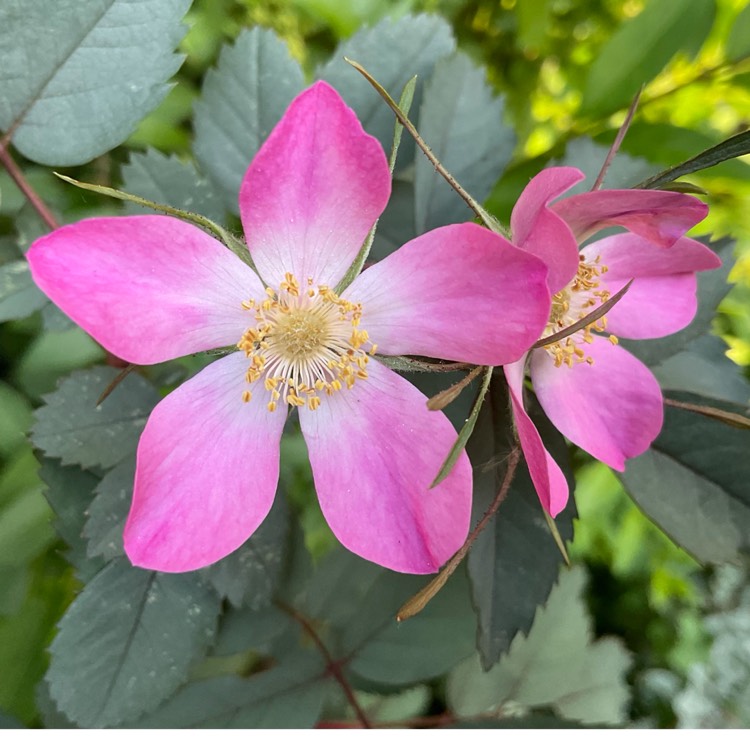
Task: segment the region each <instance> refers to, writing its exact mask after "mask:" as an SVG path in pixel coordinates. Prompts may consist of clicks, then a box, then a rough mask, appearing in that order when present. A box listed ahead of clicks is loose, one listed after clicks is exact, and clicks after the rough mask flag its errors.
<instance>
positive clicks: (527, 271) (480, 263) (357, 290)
mask: <svg viewBox="0 0 750 750" xmlns="http://www.w3.org/2000/svg"><path fill="white" fill-rule="evenodd" d="M546 277H547V269H546V267H545V265H544V263H542V262H540V261H539V260H538V259H537V258H534V257H533V256H532V255H529V254H528V253H524V252H523V251H521V250H518V248H516V247H514V246H513V245H511V244H510V243H509V242H508V241H507V240H505V239H503V238H502V237H500V236H499V235H497V234H494V233H493V232H490V231H489V230H488V229H484V228H483V227H480V226H478V225H477V224H453V225H451V226H446V227H439V228H438V229H434V230H433V231H431V232H427V233H426V234H423V235H421V236H420V237H417V238H416V239H414V240H411V241H410V242H408V243H407V244H406V245H404V246H403V247H402V248H400V249H399V250H397V251H396V252H395V253H393V254H391V255H389V256H388V257H387V258H385V259H384V260H381V261H380V262H379V263H376V264H375V265H374V266H371V267H370V268H368V269H367V270H365V271H364V272H363V273H362V274H361V275H360V276H359V277H358V278H357V279H355V280H354V282H353V283H352V284H351V286H350V287H349V288H348V289H347V290H346V291H345V292H344V297H346V299H348V300H349V301H351V302H361V303H362V309H363V316H362V327H363V328H364V329H365V330H366V331H367V332H368V334H369V336H370V340H371V341H372V342H374V343H375V344H377V346H378V351H380V352H381V353H383V354H421V355H423V356H427V357H441V358H445V359H455V360H460V361H465V362H473V363H475V364H486V365H498V364H502V363H503V362H510V361H512V360H514V359H518V357H520V356H521V354H523V352H525V351H526V350H527V349H528V348H529V347H530V346H531V345H532V344H533V343H534V342H535V341H536V340H537V339H538V338H539V336H540V335H541V333H542V330H543V329H544V326H545V325H546V323H547V320H548V317H549V310H550V294H549V291H548V289H547V284H546Z"/></svg>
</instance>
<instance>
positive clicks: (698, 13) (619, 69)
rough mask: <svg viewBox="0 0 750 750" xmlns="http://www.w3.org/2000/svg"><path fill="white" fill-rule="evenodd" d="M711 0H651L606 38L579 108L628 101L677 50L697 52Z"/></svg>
mask: <svg viewBox="0 0 750 750" xmlns="http://www.w3.org/2000/svg"><path fill="white" fill-rule="evenodd" d="M715 14H716V4H715V2H714V0H670V1H669V2H668V3H665V2H663V1H662V0H651V2H649V3H648V4H647V5H646V7H645V9H644V10H643V11H642V12H641V13H640V14H639V15H637V16H636V17H635V18H633V19H632V20H630V21H626V22H625V23H624V24H623V25H622V26H621V27H620V28H619V29H618V30H617V31H616V32H615V34H614V35H613V36H612V37H611V38H610V39H609V40H608V41H607V43H606V44H605V45H604V48H603V49H602V50H601V51H600V52H599V54H598V55H597V57H596V58H595V60H594V63H593V65H592V66H591V68H590V70H589V75H588V78H587V80H586V85H585V87H584V93H583V104H582V105H581V109H582V112H583V113H585V114H586V115H589V116H592V117H600V116H602V115H607V114H609V113H611V112H614V111H616V110H617V109H619V108H620V107H623V106H627V104H628V103H629V102H630V100H631V99H632V97H633V96H634V95H635V94H636V92H637V91H638V89H639V88H640V86H641V85H642V84H644V83H648V82H649V81H650V80H651V79H652V78H653V77H654V76H655V75H656V74H657V73H659V72H660V71H661V70H662V68H663V67H664V66H665V65H666V64H667V63H668V62H669V61H670V60H671V59H672V57H673V56H674V55H675V54H676V53H677V52H680V51H683V52H686V53H688V54H689V55H691V56H692V55H695V54H696V53H697V52H698V50H699V49H700V47H701V45H702V44H703V42H704V40H705V38H706V36H707V35H708V33H709V31H710V30H711V26H712V25H713V20H714V16H715Z"/></svg>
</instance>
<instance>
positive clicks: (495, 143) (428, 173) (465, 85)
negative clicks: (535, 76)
mask: <svg viewBox="0 0 750 750" xmlns="http://www.w3.org/2000/svg"><path fill="white" fill-rule="evenodd" d="M503 111H504V106H503V101H502V99H498V98H497V97H495V96H494V95H493V93H492V90H491V89H490V87H489V86H488V85H487V83H486V81H485V74H484V71H483V70H481V69H480V68H477V67H476V66H475V65H474V64H473V63H472V62H471V60H470V59H469V58H468V57H466V55H463V54H457V55H455V56H452V57H450V58H448V59H444V60H440V61H439V62H438V63H437V65H436V66H435V71H434V73H433V74H432V78H430V80H429V81H428V82H427V83H426V84H425V88H424V98H423V100H422V108H421V110H420V112H419V126H418V127H419V132H420V135H421V136H422V137H423V138H424V139H425V141H426V142H427V143H428V144H429V146H430V148H431V149H432V151H433V152H434V154H435V156H437V158H438V159H439V160H440V162H441V163H442V164H443V166H445V168H446V169H447V170H448V171H449V172H450V173H451V174H452V175H453V177H455V178H456V180H457V181H458V182H459V183H460V184H461V186H462V187H463V188H464V189H465V190H467V191H468V192H469V193H470V194H471V195H472V196H473V197H474V198H475V199H476V200H478V201H480V202H481V201H483V200H484V199H485V198H486V197H487V195H488V194H489V192H490V188H491V187H492V186H493V185H494V184H495V182H496V181H497V178H498V176H499V175H500V174H501V173H502V171H503V169H504V168H505V166H506V165H507V164H508V162H509V161H510V157H511V155H512V153H513V148H514V146H515V141H516V137H515V133H514V131H513V129H512V128H510V127H508V126H506V125H504V124H503ZM415 167H416V172H415V178H414V195H415V226H416V231H417V233H418V234H421V233H422V232H425V231H427V230H429V229H434V228H435V227H438V226H444V225H446V224H454V223H456V222H460V221H469V220H470V219H473V218H474V215H473V213H472V211H471V210H470V209H469V207H468V206H467V205H466V203H464V201H463V200H462V199H461V198H460V197H459V196H458V195H457V194H456V193H455V192H454V190H453V189H452V188H451V186H450V185H449V184H448V183H447V182H446V181H445V179H444V178H443V177H442V176H441V175H440V174H438V173H437V172H436V171H435V168H434V167H433V165H432V164H430V162H429V161H428V160H427V159H426V158H425V157H424V155H423V154H421V153H418V154H417V156H416V161H415Z"/></svg>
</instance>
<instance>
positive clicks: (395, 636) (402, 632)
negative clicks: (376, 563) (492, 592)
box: [346, 572, 476, 685]
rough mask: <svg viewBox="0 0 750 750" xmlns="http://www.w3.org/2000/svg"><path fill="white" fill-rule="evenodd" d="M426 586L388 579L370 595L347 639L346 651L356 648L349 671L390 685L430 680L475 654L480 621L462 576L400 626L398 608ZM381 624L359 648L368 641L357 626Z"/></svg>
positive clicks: (417, 581) (404, 578)
mask: <svg viewBox="0 0 750 750" xmlns="http://www.w3.org/2000/svg"><path fill="white" fill-rule="evenodd" d="M424 583H425V580H424V579H423V578H416V579H415V578H414V577H413V576H394V575H392V574H384V575H383V576H382V577H381V579H380V580H379V581H378V584H377V585H376V586H374V587H373V589H372V590H371V592H370V593H369V594H368V597H367V599H366V600H365V602H364V603H363V609H362V612H361V613H360V615H359V616H358V617H357V618H355V620H354V621H352V622H351V623H350V625H349V627H348V629H347V633H346V636H347V645H348V646H349V647H350V648H351V647H354V648H356V653H355V655H354V658H353V659H352V660H351V662H350V663H349V666H350V667H351V669H352V670H354V672H356V673H357V675H358V676H359V677H362V678H364V679H366V680H370V681H372V682H375V683H382V684H385V685H406V684H411V683H415V682H422V681H425V680H431V679H434V678H436V677H439V676H440V675H441V674H444V673H445V672H446V671H447V670H448V669H450V668H451V667H453V666H454V665H455V664H456V663H458V662H459V661H460V660H461V659H464V658H465V657H467V656H468V655H469V654H471V653H472V652H473V651H474V641H475V631H476V625H475V618H474V614H473V612H472V609H471V603H470V601H469V594H468V586H467V580H466V577H465V576H464V575H463V573H462V572H458V573H456V574H454V575H453V577H452V578H451V579H450V580H449V581H448V583H447V584H446V585H445V587H444V588H443V589H442V590H441V591H440V593H439V594H438V595H437V596H436V597H435V598H434V599H433V600H432V601H431V602H430V604H429V605H428V606H427V608H426V609H425V610H424V611H423V612H421V613H420V614H419V615H418V616H417V617H412V618H411V619H409V620H406V621H405V622H402V623H398V622H396V620H395V613H396V611H397V610H398V608H399V607H400V606H401V605H402V604H403V603H404V601H406V599H408V597H409V596H410V595H412V594H413V593H414V592H415V591H416V590H417V589H418V588H419V587H420V586H422V585H423V584H424ZM378 619H380V621H381V622H382V623H383V624H382V625H380V626H379V628H378V629H377V630H376V631H375V632H370V633H368V634H367V638H366V640H365V642H364V645H361V644H360V645H359V646H356V643H357V641H360V639H361V638H362V635H364V633H363V630H362V629H361V628H360V627H359V626H358V624H357V621H360V622H364V621H369V622H370V623H373V622H374V623H377V622H378ZM352 636H353V637H352ZM347 650H348V649H347Z"/></svg>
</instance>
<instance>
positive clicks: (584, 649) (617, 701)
mask: <svg viewBox="0 0 750 750" xmlns="http://www.w3.org/2000/svg"><path fill="white" fill-rule="evenodd" d="M585 583H586V577H585V574H584V572H583V569H581V568H574V569H572V570H566V571H564V572H563V573H562V575H561V576H560V581H559V583H558V584H557V586H556V587H555V588H554V589H553V590H552V593H551V594H550V597H549V599H548V600H547V603H546V604H545V605H544V607H543V608H540V609H539V610H538V611H537V614H536V617H535V618H534V625H533V626H532V628H531V630H530V631H529V634H528V636H524V635H521V634H519V635H517V636H516V638H515V639H514V640H513V643H512V645H511V647H510V651H509V652H508V654H507V655H506V656H505V657H503V659H502V660H501V661H500V663H499V664H497V666H495V667H494V668H493V669H492V670H490V671H489V672H482V670H481V668H480V665H479V662H478V660H477V659H476V658H472V659H470V660H468V661H467V662H464V663H463V664H461V665H459V666H458V667H457V668H456V670H455V671H454V672H453V673H452V674H451V675H450V677H449V680H448V704H449V707H450V708H451V710H453V711H454V712H455V713H456V714H457V715H458V716H466V717H470V716H476V715H479V714H482V713H485V712H490V711H495V710H498V711H502V709H503V707H504V706H513V707H515V709H516V711H518V709H519V708H522V709H527V710H528V709H533V708H535V707H541V706H551V707H553V708H554V709H555V711H556V712H557V714H558V715H559V716H560V717H561V718H563V719H569V720H579V721H582V722H586V723H611V724H616V723H620V722H623V721H624V720H625V719H626V717H627V706H628V698H629V694H628V687H627V683H626V680H625V673H626V671H627V669H628V668H629V666H630V657H629V655H628V654H627V652H626V651H625V649H624V648H623V647H622V645H621V644H620V643H619V642H618V641H616V640H614V639H600V640H598V641H594V642H592V640H593V639H592V633H591V621H590V618H589V616H588V612H587V610H586V605H585V603H584V597H583V593H584V587H585Z"/></svg>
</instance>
